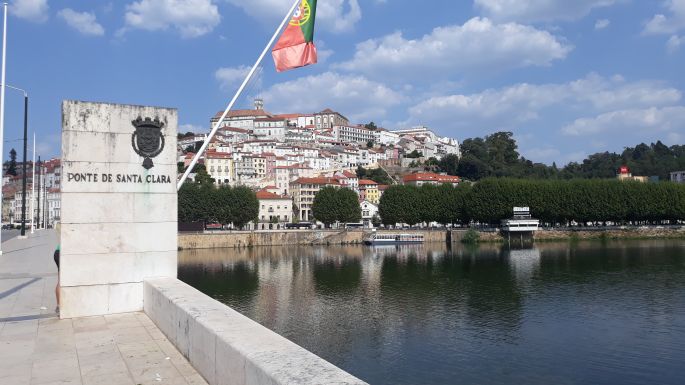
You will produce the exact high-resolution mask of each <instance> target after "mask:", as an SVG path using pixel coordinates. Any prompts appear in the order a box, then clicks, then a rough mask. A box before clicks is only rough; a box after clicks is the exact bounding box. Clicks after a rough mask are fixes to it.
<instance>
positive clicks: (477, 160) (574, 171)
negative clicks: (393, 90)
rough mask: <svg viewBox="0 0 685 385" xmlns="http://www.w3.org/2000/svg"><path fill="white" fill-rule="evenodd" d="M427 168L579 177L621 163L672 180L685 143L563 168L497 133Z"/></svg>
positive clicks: (476, 174) (479, 174)
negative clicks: (531, 154) (536, 159)
mask: <svg viewBox="0 0 685 385" xmlns="http://www.w3.org/2000/svg"><path fill="white" fill-rule="evenodd" d="M425 166H426V167H427V168H437V170H439V171H442V172H446V173H448V174H450V175H459V176H461V177H462V178H465V179H468V180H473V181H476V180H480V179H484V178H488V177H511V178H539V179H567V180H568V179H576V178H614V177H615V176H616V172H617V170H618V169H619V168H620V167H621V166H628V167H629V168H630V169H631V170H632V173H633V175H644V176H658V177H659V178H660V179H661V180H668V179H669V174H670V172H672V171H678V170H684V169H685V145H673V146H670V147H669V146H666V145H665V144H663V143H662V142H661V141H656V143H651V144H645V143H640V144H638V145H636V146H635V147H626V148H625V149H624V150H623V151H622V152H621V153H620V154H617V153H613V152H601V153H596V154H592V155H590V156H588V157H587V158H586V159H584V160H583V161H582V162H571V163H569V164H567V165H566V166H565V167H563V168H558V167H557V165H556V164H554V163H552V165H551V166H548V165H546V164H543V163H535V162H533V161H531V160H528V159H526V158H525V157H523V156H521V155H520V154H519V152H518V145H517V143H516V140H515V139H514V135H513V134H512V133H511V132H495V133H493V134H491V135H487V136H485V137H484V138H469V139H465V140H464V141H463V142H462V144H461V158H460V159H456V158H455V157H451V158H449V159H443V160H441V161H440V163H439V164H438V162H437V160H434V161H430V160H429V161H427V162H426V164H425Z"/></svg>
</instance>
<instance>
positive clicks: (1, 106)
mask: <svg viewBox="0 0 685 385" xmlns="http://www.w3.org/2000/svg"><path fill="white" fill-rule="evenodd" d="M6 63H7V3H4V4H3V24H2V68H1V69H0V83H1V84H5V68H6ZM0 99H1V100H0V160H2V154H3V149H2V144H3V141H4V138H3V136H4V133H5V87H0ZM0 163H2V162H0ZM2 171H3V170H2V167H0V184H2ZM0 222H2V188H0ZM0 238H1V235H0ZM0 255H2V240H1V239H0Z"/></svg>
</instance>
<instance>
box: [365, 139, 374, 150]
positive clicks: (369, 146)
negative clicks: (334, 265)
mask: <svg viewBox="0 0 685 385" xmlns="http://www.w3.org/2000/svg"><path fill="white" fill-rule="evenodd" d="M366 148H373V140H369V141H368V142H366Z"/></svg>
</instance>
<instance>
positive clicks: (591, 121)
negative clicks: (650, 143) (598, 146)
mask: <svg viewBox="0 0 685 385" xmlns="http://www.w3.org/2000/svg"><path fill="white" fill-rule="evenodd" d="M683 127H685V107H683V106H675V107H664V108H657V107H652V108H647V109H630V110H619V111H612V112H607V113H604V114H600V115H598V116H596V117H594V118H581V119H576V120H575V121H574V122H573V123H571V124H569V125H567V126H565V127H563V128H562V129H561V132H562V133H563V134H565V135H570V136H581V135H595V134H600V133H602V134H609V133H620V134H622V135H635V134H639V133H649V136H650V137H653V136H654V135H655V132H660V134H659V135H664V134H665V135H667V136H670V134H672V133H676V134H677V132H678V131H679V130H682V128H683Z"/></svg>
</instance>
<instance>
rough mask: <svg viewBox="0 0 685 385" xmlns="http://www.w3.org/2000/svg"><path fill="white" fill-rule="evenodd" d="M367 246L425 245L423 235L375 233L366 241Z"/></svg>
mask: <svg viewBox="0 0 685 385" xmlns="http://www.w3.org/2000/svg"><path fill="white" fill-rule="evenodd" d="M364 243H366V244H367V245H392V244H398V243H423V234H379V233H374V234H372V235H371V237H369V238H368V239H366V240H365V241H364Z"/></svg>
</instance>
